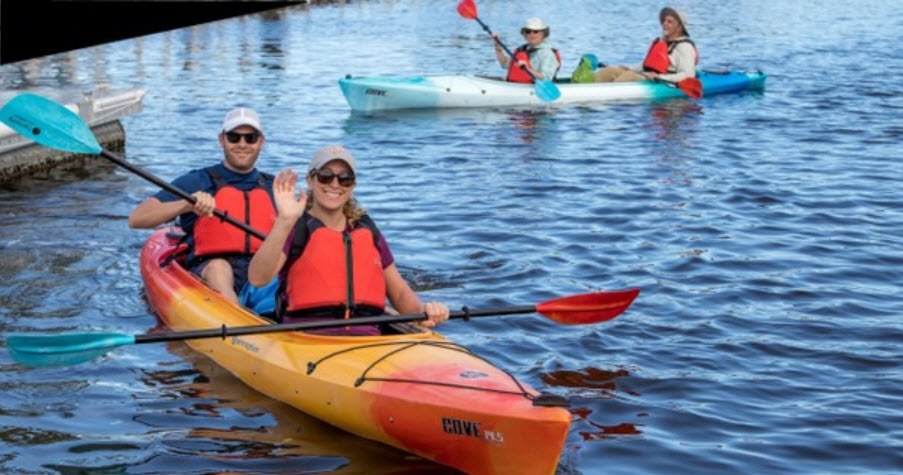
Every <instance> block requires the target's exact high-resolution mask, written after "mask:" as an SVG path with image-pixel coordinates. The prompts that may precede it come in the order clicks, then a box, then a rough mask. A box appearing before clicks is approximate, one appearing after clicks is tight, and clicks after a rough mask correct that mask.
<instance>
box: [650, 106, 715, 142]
mask: <svg viewBox="0 0 903 475" xmlns="http://www.w3.org/2000/svg"><path fill="white" fill-rule="evenodd" d="M649 109H650V114H649V116H650V122H649V127H647V128H648V130H649V131H650V132H652V137H651V138H654V139H656V140H659V141H665V142H668V143H672V144H674V145H675V146H677V145H678V144H681V143H685V142H687V141H689V140H690V139H691V138H692V137H693V135H695V133H696V130H697V127H698V125H699V120H700V118H701V116H702V113H703V110H702V106H700V105H699V104H698V103H697V102H696V101H692V100H690V99H669V100H667V101H660V102H653V103H651V104H650V105H649Z"/></svg>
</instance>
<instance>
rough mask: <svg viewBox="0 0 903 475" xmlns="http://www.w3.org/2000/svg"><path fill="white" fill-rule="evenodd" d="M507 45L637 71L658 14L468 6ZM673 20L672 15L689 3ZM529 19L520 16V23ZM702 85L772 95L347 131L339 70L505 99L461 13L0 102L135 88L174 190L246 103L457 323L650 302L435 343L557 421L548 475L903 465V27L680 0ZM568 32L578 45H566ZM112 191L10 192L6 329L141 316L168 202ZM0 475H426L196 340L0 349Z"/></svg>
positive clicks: (145, 150) (884, 19) (268, 41)
mask: <svg viewBox="0 0 903 475" xmlns="http://www.w3.org/2000/svg"><path fill="white" fill-rule="evenodd" d="M478 4H479V7H480V16H481V18H482V19H483V20H484V21H486V22H487V23H488V24H489V25H490V26H492V27H493V28H494V29H497V30H499V31H500V32H501V33H502V35H503V39H506V38H507V39H508V40H509V43H510V44H514V41H515V39H514V37H513V35H514V33H515V31H516V30H517V28H518V27H519V26H520V22H521V21H522V19H523V18H525V17H527V16H533V15H540V16H542V17H543V18H544V19H545V20H546V21H547V22H548V23H549V24H550V25H552V36H553V39H555V40H556V42H557V45H558V46H559V47H560V48H561V49H562V50H563V54H564V59H565V67H564V68H563V69H564V70H565V71H566V72H568V71H570V70H571V69H573V67H575V66H576V62H577V57H578V56H579V54H580V53H583V52H595V53H596V54H597V55H598V56H599V58H600V59H602V60H603V61H605V62H608V63H621V62H633V61H637V60H638V59H639V57H640V56H641V55H642V54H643V52H644V50H645V47H646V45H647V44H648V41H649V39H650V38H651V35H653V34H654V33H655V31H656V24H655V15H656V12H657V9H658V8H659V7H660V5H659V4H653V3H648V2H641V1H639V0H632V1H628V2H617V3H616V4H612V5H609V4H605V3H600V2H573V1H565V0H557V1H554V0H553V1H549V2H542V3H539V4H535V5H532V6H531V5H526V4H524V5H522V4H521V3H520V2H501V1H481V2H479V3H478ZM681 6H682V5H681ZM534 8H535V9H534ZM686 10H687V12H688V14H689V16H690V19H691V22H692V26H691V29H690V31H691V33H692V34H693V36H694V38H695V39H696V41H697V44H698V45H699V48H700V51H701V54H702V62H701V65H702V66H709V67H732V68H736V69H756V68H761V69H762V70H763V71H765V72H766V73H768V74H769V78H768V81H767V84H766V90H765V92H764V93H745V94H739V95H729V96H717V97H712V98H706V99H704V100H702V101H699V102H691V101H688V100H671V101H667V102H661V103H634V104H617V105H588V106H582V107H579V106H564V107H552V108H549V109H545V110H524V109H495V110H473V111H457V112H454V113H437V112H412V113H394V114H381V115H372V116H367V115H356V114H351V113H350V111H349V109H348V106H347V104H345V102H344V99H343V98H342V96H341V93H340V91H339V88H338V86H337V84H336V80H337V79H338V78H340V77H342V76H344V75H345V74H348V73H350V74H353V75H419V74H438V73H448V72H452V73H480V74H497V73H500V70H498V69H497V68H496V65H495V64H494V59H493V53H492V50H491V48H490V45H489V42H488V41H487V39H486V37H485V35H484V34H483V33H482V30H481V29H480V28H479V26H478V25H476V24H475V23H473V22H468V21H465V20H463V19H460V18H459V17H458V16H457V14H456V13H455V11H454V2H448V5H442V6H440V5H438V4H436V3H434V2H418V1H413V0H410V1H383V2H362V3H353V4H348V5H334V6H314V7H310V8H308V7H296V8H293V9H287V10H282V11H280V12H279V13H274V14H262V15H254V16H249V17H244V18H238V19H231V20H226V21H221V22H216V23H211V24H207V25H201V26H197V27H192V28H187V29H183V30H178V31H173V32H168V33H161V34H156V35H151V36H147V37H144V38H140V39H134V40H126V41H121V42H117V43H113V44H109V45H105V46H103V47H98V48H90V49H85V50H78V51H75V52H72V53H70V54H63V55H56V56H52V57H49V58H45V59H43V60H37V61H29V62H23V63H16V64H13V65H7V66H3V67H2V68H0V73H2V82H3V86H4V88H6V89H27V88H51V89H54V88H58V89H63V88H68V87H76V88H83V89H91V88H93V87H94V85H96V84H100V83H110V84H112V85H114V86H116V87H126V86H140V87H143V88H145V89H146V90H147V97H146V98H145V100H144V112H142V113H140V114H137V115H134V116H129V117H126V118H125V119H124V120H123V124H124V126H125V129H126V132H127V138H128V145H127V154H128V158H129V159H130V160H132V161H134V162H135V163H136V164H139V165H141V166H143V167H146V168H147V169H148V170H150V171H152V172H153V173H156V174H158V175H160V176H162V177H165V178H167V179H172V178H174V177H175V176H177V175H178V174H180V173H181V172H183V171H184V170H187V169H189V168H195V167H200V166H205V165H207V164H210V163H213V162H214V161H215V160H217V159H218V157H219V152H218V149H217V145H216V142H215V135H216V133H217V129H218V127H219V124H220V120H221V118H222V115H223V113H224V112H225V110H227V109H228V108H229V107H231V106H233V105H235V104H236V103H240V102H241V103H246V104H248V105H251V106H253V107H255V108H257V109H258V110H259V111H260V112H261V114H262V116H263V119H264V124H265V125H264V127H265V128H266V129H267V134H268V143H267V145H266V147H265V151H264V155H265V158H263V159H262V161H261V162H260V165H261V166H262V167H263V168H264V169H266V170H270V171H275V170H277V169H279V168H281V167H284V166H288V165H294V166H301V165H303V164H304V163H306V161H307V158H308V157H309V155H310V153H311V152H312V151H313V150H314V149H315V148H317V147H319V146H320V145H323V144H326V143H329V142H340V143H343V144H345V145H346V146H348V147H349V148H350V149H351V150H352V151H354V152H355V153H356V155H357V156H358V157H359V165H360V168H361V172H360V175H361V177H362V181H361V184H360V185H359V187H358V196H359V198H360V200H361V201H362V202H363V204H364V205H365V206H366V207H367V208H368V209H369V210H370V211H371V213H372V214H373V216H374V217H375V219H376V220H377V222H378V223H379V224H380V226H381V228H382V229H383V231H384V233H385V234H386V236H387V237H388V239H389V243H390V245H391V247H392V249H393V252H394V254H395V255H396V258H397V259H398V260H399V264H400V268H401V270H402V273H403V275H405V277H406V278H408V279H409V280H410V281H412V282H413V283H414V284H415V285H416V287H417V289H418V290H419V291H420V292H421V294H422V295H424V296H428V297H430V298H436V299H441V300H443V301H446V302H448V303H449V304H450V305H452V306H453V307H456V306H460V305H469V306H471V307H485V306H500V305H520V304H531V303H537V302H540V301H542V300H545V299H548V298H552V297H555V296H561V295H567V294H571V293H577V292H586V291H593V290H599V289H614V288H624V287H634V286H636V287H640V288H642V293H641V294H640V297H639V298H638V299H637V301H636V303H635V304H634V305H633V307H632V308H631V309H630V310H629V311H628V312H627V313H625V314H624V315H622V316H620V317H619V318H617V319H616V320H613V321H612V322H609V323H606V324H603V325H599V326H590V327H582V326H581V327H565V326H560V325H556V324H553V323H550V322H548V321H546V320H544V319H542V318H541V317H538V316H532V317H531V316H518V317H514V316H512V317H505V318H498V319H487V320H484V321H475V322H470V323H460V322H459V323H449V324H446V325H445V326H443V328H442V332H443V333H444V334H446V335H447V336H449V337H451V338H452V339H454V340H455V341H457V342H459V343H462V344H464V345H467V346H469V347H470V348H472V349H473V350H474V351H476V352H477V353H479V354H481V355H483V356H486V357H487V358H489V359H490V360H491V361H493V362H494V363H496V364H497V365H499V366H501V367H503V368H506V369H508V370H510V371H512V372H513V373H514V374H516V375H517V376H518V377H520V378H521V379H523V380H525V381H527V382H529V383H530V384H531V385H533V386H535V387H539V388H541V389H544V390H548V391H552V392H556V393H559V394H564V395H567V396H569V397H571V398H572V401H573V404H572V406H573V407H572V412H573V415H574V424H573V425H572V429H571V434H570V437H569V440H568V444H567V447H566V449H565V451H564V453H563V455H562V461H561V465H560V469H559V472H561V473H568V474H570V473H584V474H594V473H603V472H604V473H631V474H633V473H673V472H677V471H684V472H686V471H690V472H694V473H704V472H713V473H730V472H743V473H863V472H872V473H875V472H895V471H899V470H900V468H901V467H903V429H901V428H903V415H901V412H900V410H899V407H901V405H903V386H901V384H900V381H901V377H903V372H901V370H900V359H901V356H903V351H901V342H903V323H901V320H900V318H899V317H900V315H901V314H903V298H901V297H900V294H901V285H900V282H903V271H901V268H903V244H901V238H900V235H901V234H903V210H901V208H903V205H901V203H903V191H901V187H900V184H899V183H900V176H901V172H903V165H901V161H900V159H899V151H900V145H899V143H900V140H901V137H903V125H901V124H903V120H901V119H903V55H900V54H899V53H898V48H896V46H897V43H899V39H900V38H899V37H900V31H903V4H899V3H894V2H883V1H863V2H852V3H847V2H840V1H828V2H814V1H803V2H779V1H764V2H761V1H757V2H745V1H741V2H730V3H728V4H723V3H721V2H693V3H692V4H690V5H689V7H688V8H687V9H686ZM568 28H570V29H571V30H570V31H566V30H567V29H568ZM154 191H155V189H154V188H153V186H152V185H150V184H148V183H146V182H144V181H142V180H141V179H140V178H137V177H134V176H132V175H130V174H128V173H127V172H125V171H122V170H115V171H112V172H110V171H98V172H97V173H92V174H89V175H88V176H84V177H77V178H67V179H34V180H26V181H23V182H21V183H17V184H15V185H12V186H10V187H8V189H7V190H5V191H3V192H0V219H2V221H3V226H2V227H0V238H2V239H0V270H2V275H3V277H4V279H3V283H2V285H0V333H2V334H4V335H5V334H8V333H21V332H71V331H77V330H85V329H91V330H109V331H116V332H130V333H141V332H145V331H150V330H152V329H153V328H154V327H155V326H156V324H157V322H156V320H155V318H154V317H153V316H152V315H151V314H150V313H149V309H148V307H147V304H146V302H145V301H144V299H143V296H142V295H143V287H142V283H141V279H140V275H139V271H138V268H137V259H138V252H139V250H140V247H141V245H142V243H143V241H144V239H145V238H146V237H147V235H148V233H147V232H144V231H134V230H129V229H128V228H127V226H126V216H127V215H128V213H129V212H130V210H131V209H132V207H133V206H135V205H136V204H137V203H139V202H140V201H141V200H143V199H144V197H145V196H147V195H149V194H151V193H153V192H154ZM0 387H2V394H3V397H2V399H0V440H2V441H3V444H2V445H0V471H3V472H4V473H62V474H72V473H93V474H101V473H102V474H109V473H130V474H132V473H172V472H179V473H221V472H230V473H267V474H275V473H320V472H332V471H335V472H338V473H406V472H434V471H439V470H441V467H438V466H436V465H434V464H431V463H429V462H425V461H423V460H420V459H417V458H413V457H410V456H408V455H406V454H404V453H401V452H398V451H395V450H393V449H390V448H386V447H384V446H381V445H379V444H375V443H371V442H369V441H366V440H363V439H359V438H356V437H353V436H349V435H347V434H344V433H342V432H339V431H337V430H335V429H333V428H331V427H329V426H328V425H325V424H323V423H320V422H318V421H316V420H313V419H311V418H309V417H307V416H305V415H303V414H301V413H300V412H298V411H296V410H294V409H291V408H288V407H286V406H284V405H282V404H279V403H277V402H275V401H272V400H269V399H267V398H265V397H263V396H261V395H259V394H258V393H256V392H254V391H253V390H252V389H250V388H248V387H247V386H245V385H243V384H242V383H240V382H238V381H236V380H235V379H233V378H232V377H231V376H229V375H228V374H226V373H225V372H224V371H223V370H222V369H221V368H218V367H216V365H214V364H213V363H211V362H210V361H209V360H207V359H205V358H203V357H201V356H198V355H195V354H193V353H192V352H191V351H189V350H188V349H187V348H186V347H185V346H184V345H181V344H170V345H165V346H164V345H142V346H140V347H131V348H123V349H119V350H116V351H115V352H113V353H111V354H110V355H109V356H108V357H105V358H103V359H100V360H98V361H96V362H93V363H89V364H84V365H80V366H76V367H72V368H55V369H54V368H51V369H47V368H45V369H29V368H23V367H20V366H17V365H15V364H14V363H13V362H12V361H11V360H10V359H9V357H8V355H7V354H6V353H5V352H2V353H0Z"/></svg>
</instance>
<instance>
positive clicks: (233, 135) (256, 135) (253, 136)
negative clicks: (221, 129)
mask: <svg viewBox="0 0 903 475" xmlns="http://www.w3.org/2000/svg"><path fill="white" fill-rule="evenodd" d="M242 137H244V138H245V143H247V144H249V145H253V144H255V143H257V140H258V139H260V132H248V133H246V134H240V133H238V132H226V140H228V141H229V143H238V141H239V140H241V138H242Z"/></svg>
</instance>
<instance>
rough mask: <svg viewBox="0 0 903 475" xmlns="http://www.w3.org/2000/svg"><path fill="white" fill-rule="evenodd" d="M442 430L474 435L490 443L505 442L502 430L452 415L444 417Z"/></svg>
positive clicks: (468, 435) (475, 437) (469, 435)
mask: <svg viewBox="0 0 903 475" xmlns="http://www.w3.org/2000/svg"><path fill="white" fill-rule="evenodd" d="M442 432H445V433H446V434H453V435H463V436H466V437H473V438H474V439H479V440H482V441H484V442H488V443H490V444H496V445H501V444H504V443H505V436H504V435H503V434H502V433H501V432H497V431H492V430H486V429H483V428H482V427H481V424H480V423H479V422H473V421H465V420H462V419H454V418H451V417H443V418H442Z"/></svg>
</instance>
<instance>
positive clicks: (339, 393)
mask: <svg viewBox="0 0 903 475" xmlns="http://www.w3.org/2000/svg"><path fill="white" fill-rule="evenodd" d="M175 250H176V243H175V240H174V239H171V238H169V237H167V232H166V230H162V229H161V230H158V231H156V232H155V233H154V234H153V235H152V236H151V237H150V238H149V239H148V241H147V243H146V244H145V245H144V248H143V249H142V252H141V275H142V277H143V278H144V285H145V288H146V291H147V296H148V300H149V301H150V304H151V306H152V307H153V308H154V309H155V310H156V312H157V314H158V315H159V317H160V319H161V320H162V321H163V322H164V323H165V324H166V325H167V326H168V327H170V328H171V329H173V330H178V331H182V330H201V329H212V328H219V327H221V326H222V325H226V326H228V327H233V326H247V325H262V324H268V323H272V322H270V321H269V320H266V319H264V318H262V317H260V316H258V315H255V314H254V313H252V312H250V311H249V310H248V309H246V308H244V307H242V306H240V305H236V304H234V303H231V302H228V301H226V300H225V299H224V298H222V297H221V296H220V294H218V293H217V292H214V291H213V290H211V289H210V288H209V287H207V286H206V285H204V284H203V283H202V282H200V281H199V280H198V279H197V278H195V277H194V276H193V275H192V274H190V273H189V272H187V271H186V270H185V269H184V268H183V267H181V266H180V265H179V264H178V261H173V262H171V263H169V264H168V265H164V262H165V261H166V259H167V257H169V256H170V255H171V254H173V253H174V252H175ZM186 343H187V344H188V345H190V346H191V347H192V348H193V349H194V350H196V351H198V352H200V353H202V354H204V355H206V356H208V357H209V358H211V359H212V360H214V361H215V362H216V363H218V364H219V365H220V366H222V367H223V368H225V369H227V370H228V371H229V372H231V373H232V374H234V375H235V376H236V377H238V378H239V379H241V380H242V381H243V382H244V383H245V384H247V385H249V386H250V387H252V388H254V389H256V390H258V391H260V392H261V393H263V394H266V395H267V396H269V397H271V398H273V399H277V400H279V401H282V402H285V403H287V404H289V405H291V406H294V407H296V408H298V409H300V410H301V411H303V412H305V413H308V414H310V415H312V416H314V417H317V418H319V419H321V420H323V421H326V422H328V423H330V424H332V425H335V426H337V427H340V428H342V429H344V430H346V431H348V432H351V433H353V434H357V435H359V436H361V437H365V438H368V439H372V440H376V441H379V442H382V443H385V444H388V445H391V446H393V447H396V448H399V449H401V450H405V451H408V452H411V453H414V454H417V455H419V456H421V457H424V458H427V459H430V460H433V461H435V462H438V463H440V464H444V465H448V466H451V467H454V468H456V469H459V470H462V471H464V472H467V473H473V474H500V473H506V474H510V473H517V474H551V473H554V472H555V469H556V467H557V465H558V459H559V457H560V455H561V451H562V449H563V448H564V443H565V440H566V438H567V435H568V428H569V426H570V422H571V415H570V413H569V412H568V411H567V410H566V409H564V408H562V407H542V406H538V405H535V404H534V402H535V401H537V399H536V398H537V396H539V395H540V394H539V393H538V392H537V391H536V390H534V389H533V388H531V387H529V386H528V385H526V384H524V383H522V382H519V381H517V380H516V379H515V378H514V377H513V376H511V375H510V374H508V373H506V372H505V371H503V370H501V369H499V368H496V367H495V366H493V365H492V364H490V363H489V362H487V361H485V360H483V359H482V358H480V357H478V356H476V355H474V354H473V353H471V352H470V351H469V350H468V349H467V348H464V347H463V346H461V345H457V344H455V343H453V342H451V341H449V340H448V339H446V338H445V337H443V336H442V335H440V334H438V333H435V332H432V331H429V330H424V329H420V327H417V326H415V325H411V324H404V325H396V326H394V327H392V328H390V329H387V331H386V334H384V335H380V336H326V335H315V334H311V333H304V332H285V333H267V334H259V335H244V336H230V337H227V338H225V339H222V338H207V339H199V340H190V341H186Z"/></svg>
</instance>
